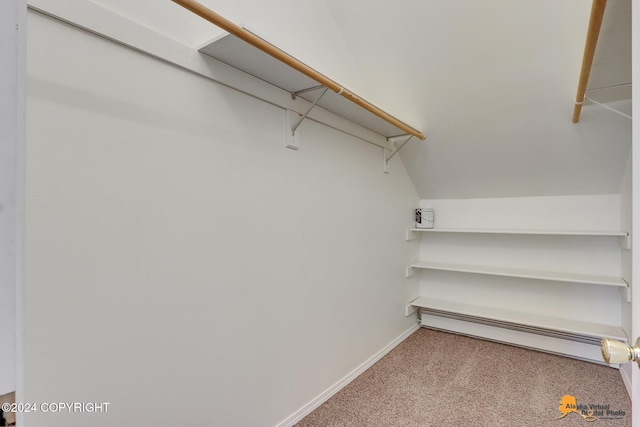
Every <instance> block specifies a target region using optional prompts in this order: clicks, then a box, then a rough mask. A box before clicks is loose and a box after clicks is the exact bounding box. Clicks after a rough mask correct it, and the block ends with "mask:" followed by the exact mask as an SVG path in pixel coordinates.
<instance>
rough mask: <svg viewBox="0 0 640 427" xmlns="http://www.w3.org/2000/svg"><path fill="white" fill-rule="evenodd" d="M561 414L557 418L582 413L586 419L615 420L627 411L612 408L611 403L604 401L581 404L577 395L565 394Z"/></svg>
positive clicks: (559, 406) (562, 399)
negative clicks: (604, 402) (603, 402)
mask: <svg viewBox="0 0 640 427" xmlns="http://www.w3.org/2000/svg"><path fill="white" fill-rule="evenodd" d="M558 410H559V411H560V416H559V417H556V419H559V418H564V417H566V416H567V415H569V414H572V413H574V412H575V413H576V414H578V415H580V416H581V417H582V418H583V419H584V420H585V421H595V420H598V419H600V420H614V419H620V418H623V417H624V416H625V412H624V411H622V410H612V409H611V405H609V404H602V403H589V404H579V403H578V401H577V399H576V397H575V396H570V395H568V394H565V395H564V396H562V398H561V399H560V404H559V405H558Z"/></svg>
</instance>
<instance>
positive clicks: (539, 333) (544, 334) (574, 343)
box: [420, 308, 617, 367]
mask: <svg viewBox="0 0 640 427" xmlns="http://www.w3.org/2000/svg"><path fill="white" fill-rule="evenodd" d="M420 324H421V326H423V327H426V328H430V329H437V330H443V331H447V332H454V333H458V334H463V335H469V336H474V337H479V338H483V339H488V340H491V341H498V342H502V343H505V344H511V345H516V346H519V347H525V348H530V349H534V350H538V351H544V352H547V353H553V354H559V355H562V356H568V357H572V358H576V359H581V360H586V361H589V362H594V363H598V364H605V362H604V361H603V360H602V355H601V351H600V340H601V339H602V337H597V336H593V335H584V334H580V333H574V332H566V331H559V330H554V329H548V328H544V327H538V326H533V325H526V324H522V323H514V322H508V321H504V320H495V319H488V318H484V317H479V316H474V315H468V314H462V313H456V312H450V311H445V310H438V309H434V308H421V309H420ZM611 366H614V367H617V365H611Z"/></svg>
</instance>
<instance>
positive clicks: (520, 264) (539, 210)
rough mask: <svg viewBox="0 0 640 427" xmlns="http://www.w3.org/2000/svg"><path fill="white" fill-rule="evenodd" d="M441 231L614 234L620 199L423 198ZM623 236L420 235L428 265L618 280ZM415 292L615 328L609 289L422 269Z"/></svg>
mask: <svg viewBox="0 0 640 427" xmlns="http://www.w3.org/2000/svg"><path fill="white" fill-rule="evenodd" d="M420 205H421V206H422V207H432V208H434V209H435V226H436V227H439V228H483V229H525V230H528V229H532V230H603V231H616V230H620V219H621V216H620V196H619V195H599V196H556V197H521V198H501V199H463V200H455V199H446V200H442V199H437V200H421V202H420ZM621 244H622V242H621V238H616V237H606V238H602V237H589V236H578V237H576V236H540V235H527V236H522V235H495V234H490V235H474V234H455V235H452V234H445V233H437V234H436V233H434V234H428V235H427V234H425V235H424V236H422V239H421V247H420V252H421V257H422V258H423V259H429V260H431V261H438V262H455V263H463V264H477V265H489V266H502V267H513V268H525V269H540V270H547V271H566V272H573V273H585V274H599V275H613V276H620V274H621V261H620V259H621V251H626V250H624V249H621ZM420 280H421V295H424V296H431V297H434V298H438V299H443V300H455V301H458V302H465V303H469V304H476V305H482V306H487V307H497V308H506V309H513V310H521V311H524V312H530V313H536V314H545V315H550V316H555V317H561V318H568V319H576V320H583V321H590V322H600V323H605V324H611V325H620V322H621V319H620V316H621V314H620V299H621V295H620V293H619V291H618V289H617V288H615V287H605V286H597V285H583V284H572V283H560V282H550V281H537V280H527V279H519V278H511V277H493V276H483V275H475V274H461V273H449V272H439V271H424V272H422V273H420Z"/></svg>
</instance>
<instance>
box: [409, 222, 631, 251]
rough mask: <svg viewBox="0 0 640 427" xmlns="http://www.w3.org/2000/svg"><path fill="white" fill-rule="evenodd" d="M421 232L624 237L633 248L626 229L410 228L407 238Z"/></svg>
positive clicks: (627, 246)
mask: <svg viewBox="0 0 640 427" xmlns="http://www.w3.org/2000/svg"><path fill="white" fill-rule="evenodd" d="M420 233H453V234H505V235H509V234H510V235H537V236H593V237H623V238H624V240H623V247H624V248H625V249H631V236H630V235H629V233H628V232H626V231H611V230H609V231H607V230H602V231H593V230H502V229H482V228H415V227H414V228H409V229H408V230H407V234H406V237H405V238H406V240H414V239H417V238H418V237H419V236H420V235H421V234H420Z"/></svg>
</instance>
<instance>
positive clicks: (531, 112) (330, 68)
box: [94, 0, 631, 198]
mask: <svg viewBox="0 0 640 427" xmlns="http://www.w3.org/2000/svg"><path fill="white" fill-rule="evenodd" d="M94 2H95V3H99V4H101V5H103V6H104V7H107V8H109V9H112V10H114V11H116V12H118V13H120V14H122V15H125V16H127V17H129V18H130V19H132V20H135V21H138V22H140V23H141V24H142V25H145V26H148V27H151V28H154V29H156V30H157V31H159V32H161V33H164V34H166V35H168V36H170V37H172V38H174V39H176V40H178V41H181V42H182V43H184V44H187V45H190V46H193V47H199V46H201V45H202V44H204V43H206V42H207V41H209V40H210V39H212V38H214V37H215V36H217V35H218V34H220V33H221V31H220V30H219V29H217V28H216V27H214V26H213V25H211V24H208V23H206V22H204V21H203V20H201V19H200V18H198V17H196V16H195V15H192V14H190V13H189V12H187V11H184V10H182V9H181V8H180V7H179V6H177V5H175V4H173V3H172V2H170V1H169V0H166V1H162V2H158V1H157V0H94ZM201 2H202V3H203V4H205V5H206V6H208V7H209V8H211V9H213V10H215V11H217V12H218V13H220V14H222V15H223V16H225V17H227V18H229V19H231V20H232V21H234V22H237V23H240V24H243V25H246V26H247V27H249V28H251V29H252V30H254V31H256V32H257V33H258V34H261V35H263V36H264V37H265V38H267V39H268V40H270V41H271V42H273V43H274V44H276V45H278V46H280V47H282V48H283V49H284V50H286V51H288V52H289V53H291V54H292V55H294V56H296V57H298V58H300V59H301V60H302V61H304V62H306V63H308V64H309V65H311V66H312V67H314V68H316V69H318V70H319V71H321V72H322V73H324V74H326V75H328V76H330V77H332V78H333V79H334V80H336V81H339V82H341V83H343V84H344V85H345V86H347V87H349V88H350V89H352V90H354V91H355V92H357V93H358V94H360V95H361V96H363V97H365V98H366V99H368V100H370V101H372V102H374V103H376V104H378V105H379V106H381V107H382V108H383V109H385V110H387V111H389V112H391V113H392V114H394V115H396V116H398V117H399V118H401V119H403V120H405V121H407V122H408V123H410V124H412V125H414V126H416V127H417V128H419V129H421V130H423V131H424V132H425V134H426V135H427V141H411V142H410V143H409V144H407V145H406V146H405V148H403V150H402V152H401V153H400V156H401V158H402V160H403V162H404V164H405V166H406V167H407V169H408V171H409V174H410V176H411V178H412V180H413V183H414V185H415V187H416V189H417V190H418V194H419V195H420V197H421V198H482V197H516V196H518V197H521V196H543V195H546V196H551V195H581V194H613V193H618V192H619V191H620V185H621V181H622V175H623V171H624V165H625V164H626V162H625V160H626V158H627V157H628V155H629V153H630V146H631V121H630V120H629V119H627V118H625V117H622V116H620V115H617V114H615V113H613V112H611V111H609V110H606V109H604V108H602V107H600V106H597V105H587V104H585V107H584V108H583V111H582V117H581V121H580V123H578V124H573V123H572V122H571V114H572V109H573V99H574V97H575V91H576V88H577V83H578V76H579V72H580V65H581V61H582V54H583V48H584V41H585V37H586V31H587V26H588V21H589V13H590V8H591V2H590V1H588V0H563V1H557V0H538V1H535V2H532V1H530V0H488V1H482V2H478V1H476V0H455V1H451V0H434V1H428V2H426V1H420V0H400V1H398V2H389V1H382V0H349V1H345V0H307V1H304V2H301V1H299V0H272V1H269V2H264V1H258V0H234V1H230V0H201ZM630 81H631V4H630V0H609V1H608V5H607V10H606V11H605V17H604V22H603V27H602V31H601V40H600V42H599V43H598V48H597V50H596V58H595V60H594V69H593V72H592V77H591V79H590V84H589V87H590V88H599V87H602V86H610V85H616V84H622V83H628V82H630ZM587 95H588V96H590V97H591V98H593V99H596V100H599V101H602V102H605V101H606V102H613V103H612V104H611V105H612V106H614V107H615V108H617V109H622V110H625V111H627V112H629V109H630V99H629V98H630V89H629V87H628V86H627V87H623V88H619V89H607V90H599V91H592V92H589V93H588V94H587ZM391 172H392V173H393V170H392V171H391Z"/></svg>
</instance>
